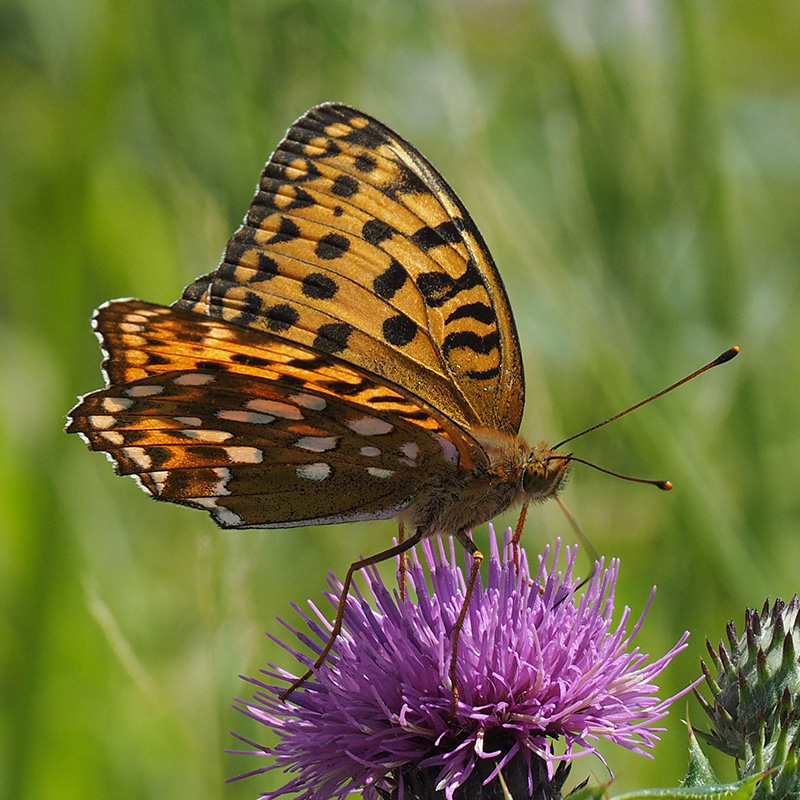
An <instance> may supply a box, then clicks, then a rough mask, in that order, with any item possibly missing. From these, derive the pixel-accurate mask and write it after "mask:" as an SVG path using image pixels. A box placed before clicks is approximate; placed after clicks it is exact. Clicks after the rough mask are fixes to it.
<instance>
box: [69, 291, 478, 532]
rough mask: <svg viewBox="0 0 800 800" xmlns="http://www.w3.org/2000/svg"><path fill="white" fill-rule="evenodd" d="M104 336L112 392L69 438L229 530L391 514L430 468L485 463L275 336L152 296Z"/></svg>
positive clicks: (397, 396)
mask: <svg viewBox="0 0 800 800" xmlns="http://www.w3.org/2000/svg"><path fill="white" fill-rule="evenodd" d="M95 327H96V330H97V332H98V335H99V336H100V337H101V339H102V342H103V345H104V349H105V350H106V361H105V362H104V367H105V370H106V372H107V374H108V376H109V379H110V381H111V383H112V385H111V386H110V387H109V388H108V389H105V390H101V391H98V392H94V393H92V394H90V395H87V396H86V397H85V398H83V400H82V401H81V403H80V404H79V405H78V406H77V407H76V408H75V409H73V411H72V412H71V415H70V423H69V426H68V428H67V430H68V431H70V432H77V433H80V434H82V435H83V436H84V438H85V439H86V441H87V442H88V444H89V446H90V447H91V448H92V449H94V450H101V451H104V452H106V453H107V454H108V455H109V456H110V457H111V458H112V459H113V461H114V462H115V464H116V467H117V471H118V472H119V473H120V474H123V475H135V476H137V477H138V480H139V482H140V484H141V485H142V487H143V488H144V489H145V490H147V491H148V492H149V493H150V494H152V495H153V496H154V497H156V498H157V499H161V500H170V501H172V502H179V503H185V504H188V505H194V506H197V507H200V508H204V509H207V510H209V511H210V512H211V513H212V515H213V516H214V518H215V520H216V521H217V522H218V523H219V524H220V525H222V526H224V527H256V526H265V527H284V526H291V525H301V524H312V523H316V524H319V523H323V522H345V521H353V520H359V519H375V518H387V517H391V516H394V515H396V514H397V513H398V511H399V510H400V509H402V507H403V506H404V505H406V504H407V503H408V502H409V500H410V499H412V498H413V496H414V495H415V494H416V492H417V491H418V490H419V486H420V484H421V482H422V481H423V480H424V479H425V477H426V476H427V475H429V474H430V472H433V473H435V474H445V473H447V472H448V471H453V470H457V469H462V468H463V467H464V463H463V462H464V460H466V462H467V463H474V461H473V456H474V455H475V454H476V453H477V454H479V451H478V450H477V448H476V446H475V445H474V444H473V443H472V442H470V441H469V439H468V437H465V436H464V435H463V434H461V433H460V432H459V430H458V429H457V428H455V427H454V426H452V424H450V423H448V421H447V420H440V419H438V418H437V417H438V416H439V415H437V414H436V413H435V412H433V411H432V410H431V409H428V408H426V407H425V406H424V404H421V403H419V402H416V401H415V400H414V398H412V397H410V396H409V395H408V394H407V393H404V392H403V391H400V390H397V389H395V388H393V387H391V386H388V385H386V383H385V382H379V381H376V380H375V379H374V378H372V377H370V376H368V375H365V374H363V373H361V372H360V371H359V370H357V369H355V368H353V367H350V366H348V365H346V364H341V363H337V362H336V360H335V359H334V358H333V357H331V356H329V355H326V356H320V355H319V354H317V353H314V352H312V351H309V350H307V349H305V348H303V347H300V346H297V345H293V344H290V343H286V342H282V341H281V340H279V339H277V338H276V337H274V336H271V335H268V334H264V333H260V332H257V331H250V330H247V329H242V328H238V327H235V326H231V325H228V324H227V323H224V322H220V321H217V320H214V319H211V318H208V317H205V318H204V317H199V316H197V315H194V314H187V313H181V312H177V311H175V310H173V309H168V308H164V307H161V306H155V305H151V304H148V303H143V302H141V301H138V300H127V301H117V302H113V303H109V304H107V305H105V306H103V307H102V308H101V309H99V311H98V314H97V316H96V320H95ZM115 384H120V385H115ZM461 453H464V458H462V455H461Z"/></svg>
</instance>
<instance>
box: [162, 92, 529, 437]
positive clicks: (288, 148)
mask: <svg viewBox="0 0 800 800" xmlns="http://www.w3.org/2000/svg"><path fill="white" fill-rule="evenodd" d="M174 307H175V308H177V309H180V310H184V311H193V312H196V313H198V314H203V315H206V316H210V317H213V318H216V319H219V320H224V321H226V322H229V323H231V324H233V325H236V326H239V327H243V328H248V329H253V330H257V331H264V332H268V333H271V334H274V335H276V336H278V337H280V338H281V339H284V340H286V341H291V342H295V343H297V344H300V345H304V346H305V347H308V348H310V349H311V350H313V351H315V352H317V353H319V354H330V355H335V356H336V357H337V358H339V359H341V360H343V361H346V362H349V363H351V364H353V365H355V366H357V367H359V368H360V369H361V370H363V371H365V372H366V373H368V374H370V375H374V376H376V377H378V378H380V379H383V380H386V381H389V382H390V383H392V384H394V385H397V386H402V387H404V388H405V389H406V390H408V391H409V392H410V393H412V394H413V395H415V396H417V397H419V398H420V399H421V400H422V401H423V402H424V403H426V404H428V405H430V406H431V407H432V408H434V409H435V410H436V411H438V412H439V413H440V414H441V415H443V416H444V417H446V418H448V419H449V420H451V421H452V422H453V423H454V424H455V425H457V426H459V427H461V428H465V429H467V430H468V429H469V428H471V427H478V428H488V429H491V430H495V431H499V432H501V433H505V434H511V435H516V434H517V432H518V431H519V426H520V421H521V418H522V410H523V402H524V379H523V372H522V360H521V356H520V352H519V344H518V341H517V335H516V331H515V327H514V320H513V317H512V314H511V309H510V306H509V302H508V298H507V296H506V293H505V289H504V288H503V284H502V281H501V279H500V276H499V274H498V272H497V269H496V267H495V265H494V262H493V260H492V257H491V255H490V254H489V252H488V250H487V248H486V245H485V244H484V242H483V239H482V237H481V235H480V233H479V232H478V230H477V228H476V227H475V224H474V223H473V221H472V219H471V217H470V216H469V213H468V212H467V210H466V208H465V207H464V205H463V204H462V203H461V201H460V200H459V198H458V197H457V196H456V194H455V192H453V190H452V189H451V188H450V186H449V185H448V184H447V182H446V181H445V180H444V178H442V176H441V175H440V174H439V173H438V172H437V171H436V170H435V169H434V168H433V166H431V164H430V163H429V162H428V161H427V160H426V159H425V158H424V157H423V156H422V155H421V154H420V153H419V152H418V151H417V150H416V149H415V148H414V147H412V146H411V145H410V144H409V143H408V142H406V141H405V140H403V139H402V138H401V137H400V136H398V135H397V134H396V133H394V132H393V131H392V130H390V129H389V128H387V127H386V126H385V125H383V124H382V123H381V122H379V121H378V120H376V119H373V118H372V117H369V116H367V115H366V114H363V113H362V112H360V111H357V110H355V109H353V108H349V107H347V106H343V105H335V104H325V105H321V106H317V107H316V108H313V109H311V110H310V111H309V112H308V113H307V114H305V115H304V116H302V117H301V118H300V119H299V120H297V122H296V123H295V124H294V125H293V126H292V127H291V128H290V129H289V131H288V133H287V135H286V137H285V138H284V140H283V141H282V142H281V143H280V145H279V146H278V148H277V150H276V151H275V152H274V153H273V154H272V157H271V158H270V160H269V162H268V163H267V165H266V167H265V169H264V172H263V174H262V176H261V180H260V183H259V186H258V190H257V192H256V195H255V198H254V200H253V202H252V204H251V206H250V209H249V211H248V213H247V216H246V218H245V221H244V224H243V225H242V227H241V228H240V229H239V230H238V231H237V232H236V233H235V234H234V236H233V238H232V239H231V240H230V242H229V243H228V246H227V248H226V251H225V255H224V258H223V261H222V263H221V264H220V266H219V267H218V268H217V269H216V270H215V271H214V272H213V273H211V274H209V275H206V276H204V277H201V278H199V279H198V280H197V281H195V282H194V283H193V284H191V285H190V286H188V287H187V288H186V290H185V291H184V294H183V297H182V299H181V300H179V301H178V302H177V303H175V306H174Z"/></svg>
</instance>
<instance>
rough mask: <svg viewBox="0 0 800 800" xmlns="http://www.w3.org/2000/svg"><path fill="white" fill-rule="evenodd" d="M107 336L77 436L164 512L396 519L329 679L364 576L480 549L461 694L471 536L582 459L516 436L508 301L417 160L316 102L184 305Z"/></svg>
mask: <svg viewBox="0 0 800 800" xmlns="http://www.w3.org/2000/svg"><path fill="white" fill-rule="evenodd" d="M94 327H95V331H96V333H97V335H98V337H99V339H100V341H101V344H102V347H103V350H104V354H105V359H104V361H103V370H104V373H105V376H106V382H107V386H106V388H105V389H101V390H100V391H96V392H92V393H91V394H88V395H86V396H85V397H83V398H82V399H81V401H80V402H79V403H78V405H77V406H76V407H75V408H74V409H72V411H71V412H70V416H69V423H68V425H67V431H68V432H70V433H78V434H80V435H81V436H82V437H83V438H84V439H85V440H86V442H87V443H88V445H89V447H90V448H91V449H92V450H101V451H103V452H105V453H106V454H107V455H108V456H109V457H110V458H111V460H112V461H113V462H114V464H115V467H116V471H117V473H118V474H120V475H132V476H134V477H135V478H136V479H137V480H138V482H139V485H140V486H141V487H142V488H143V489H144V490H145V491H146V492H148V493H149V494H151V495H152V496H153V497H154V498H156V499H157V500H168V501H170V502H173V503H181V504H184V505H188V506H194V507H196V508H201V509H204V510H206V511H209V512H210V513H211V515H212V517H213V518H214V520H215V521H216V522H217V524H219V525H220V526H221V527H223V528H261V527H263V528H283V527H292V526H299V525H322V524H327V523H334V522H353V521H357V520H368V519H385V518H389V517H394V516H399V517H400V520H401V523H402V524H404V525H408V526H410V527H412V528H413V529H414V531H415V533H414V534H413V535H412V536H411V537H409V538H408V539H407V540H405V541H404V542H402V543H401V544H400V545H398V546H397V547H393V548H390V549H388V550H385V551H383V552H382V553H378V554H376V555H375V556H372V557H371V558H368V559H363V560H361V561H357V562H355V563H354V564H353V565H352V566H351V567H350V570H349V571H348V573H347V577H346V579H345V582H344V591H343V595H342V602H341V603H340V606H339V614H338V615H337V619H336V623H335V625H334V627H333V632H332V634H331V639H330V641H329V642H328V646H327V647H326V648H325V650H324V652H323V653H322V655H321V656H320V657H319V659H318V661H317V665H319V664H321V663H322V661H323V659H324V658H325V655H326V654H327V652H328V650H329V649H330V647H331V645H332V644H333V641H334V639H335V637H336V634H337V632H338V630H339V628H340V625H341V618H342V613H343V608H344V597H345V595H346V593H347V590H348V587H349V585H350V582H351V578H352V575H353V572H354V570H357V569H359V568H360V567H362V566H365V565H366V564H370V563H375V562H377V561H380V560H383V559H385V558H388V557H390V556H392V555H395V554H399V553H401V552H404V551H405V550H407V549H408V548H409V547H411V546H413V545H414V544H415V543H416V542H418V541H420V539H422V538H423V537H424V536H431V535H439V534H449V535H453V536H455V537H456V538H457V539H458V540H459V541H460V542H461V543H462V544H463V545H464V547H465V548H467V550H468V551H469V552H471V553H472V554H473V556H474V561H473V566H472V572H471V574H470V578H469V582H468V588H467V593H466V598H465V601H464V606H463V607H462V609H461V615H460V617H459V619H458V621H457V623H456V626H455V632H454V637H453V650H452V659H451V667H450V669H451V673H450V678H451V685H452V687H453V693H454V698H455V696H456V688H455V664H456V658H455V657H456V653H457V647H458V636H459V632H460V629H461V625H462V623H463V620H464V615H465V613H466V608H467V604H468V603H469V596H470V593H471V590H472V587H473V585H474V583H475V579H476V576H477V571H478V568H479V566H480V561H481V559H482V557H483V556H482V555H481V553H480V552H479V551H478V550H477V548H476V547H475V545H474V544H473V542H472V539H471V538H470V531H471V530H472V528H474V527H475V526H476V525H479V524H481V523H483V522H485V521H486V520H488V519H490V518H492V517H493V516H495V515H497V514H499V513H500V512H502V511H505V510H506V509H508V508H510V507H512V506H515V505H520V504H522V505H523V508H525V507H526V506H527V504H528V503H529V502H532V501H534V502H535V501H542V500H545V499H547V498H548V497H552V496H554V495H555V494H556V493H557V492H558V490H559V488H560V487H561V486H562V484H563V482H564V478H565V477H566V474H567V470H568V469H569V466H570V462H571V461H572V460H579V459H573V458H572V456H571V455H570V454H567V453H559V452H556V451H555V449H553V448H550V447H548V446H547V445H546V444H545V443H543V442H542V443H540V444H537V445H534V446H531V445H529V444H528V443H527V442H526V441H525V440H524V439H522V438H521V437H520V436H519V426H520V421H521V419H522V410H523V402H524V394H525V388H524V378H523V372H522V358H521V355H520V349H519V341H518V339H517V334H516V329H515V326H514V319H513V317H512V314H511V308H510V305H509V302H508V297H507V296H506V292H505V289H504V288H503V283H502V281H501V279H500V275H499V274H498V272H497V268H496V267H495V264H494V261H493V260H492V257H491V255H490V254H489V251H488V250H487V248H486V245H485V244H484V241H483V238H482V237H481V235H480V233H479V232H478V229H477V228H476V227H475V223H474V222H473V221H472V218H471V217H470V216H469V214H468V212H467V210H466V208H465V207H464V205H463V204H462V202H461V201H460V200H459V199H458V197H457V196H456V194H455V192H454V191H453V190H452V189H451V188H450V186H448V184H447V182H446V181H445V180H444V178H442V176H441V175H440V174H439V173H438V172H437V171H436V170H435V169H434V168H433V166H431V164H430V163H429V162H428V161H427V160H426V159H425V158H424V157H423V156H422V155H421V154H420V153H419V151H417V150H416V149H415V148H414V147H412V146H411V145H410V144H409V143H408V142H406V141H405V140H404V139H402V138H401V137H400V136H398V135H397V134H396V133H394V131H392V130H391V129H389V128H387V127H386V126H385V125H384V124H383V123H381V122H379V121H378V120H376V119H374V118H372V117H370V116H368V115H367V114H364V113H362V112H360V111H357V110H355V109H353V108H349V107H348V106H344V105H338V104H332V103H326V104H324V105H320V106H316V107H315V108H312V109H311V110H310V111H308V112H307V113H306V114H304V115H303V116H302V117H300V119H298V120H297V122H295V123H294V125H293V126H292V127H291V128H290V129H289V131H288V132H287V134H286V137H285V138H284V139H283V141H282V142H281V143H280V144H279V145H278V148H277V149H276V150H275V152H274V153H273V154H272V156H271V158H270V160H269V161H268V162H267V165H266V167H265V168H264V172H263V174H262V176H261V180H260V182H259V185H258V189H257V191H256V195H255V198H254V199H253V202H252V204H251V205H250V209H249V211H248V213H247V216H246V218H245V220H244V224H243V225H242V226H241V227H240V228H239V230H238V231H236V233H235V234H234V235H233V237H232V238H231V240H230V241H229V242H228V245H227V248H226V250H225V254H224V257H223V259H222V263H221V264H220V265H219V267H218V268H217V269H216V270H215V271H214V272H212V273H210V274H208V275H205V276H203V277H201V278H198V279H197V280H196V281H195V282H194V283H192V284H191V285H190V286H188V287H187V288H186V289H185V290H184V292H183V297H182V298H181V299H180V300H178V301H177V302H176V303H174V304H173V305H172V306H170V307H164V306H158V305H153V304H152V303H146V302H143V301H141V300H115V301H112V302H109V303H106V304H105V305H103V306H101V307H100V308H99V309H98V310H97V312H96V314H95V317H94ZM718 361H719V360H718ZM719 363H722V362H721V361H719ZM709 366H711V365H709ZM706 368H708V367H706ZM706 368H704V369H706ZM701 371H703V370H701ZM676 385H677V384H676ZM595 427H598V426H595ZM573 438H574V437H573ZM562 444H563V443H562ZM655 483H657V484H659V485H662V488H667V486H666V483H667V482H655ZM521 519H522V518H521ZM520 524H521V523H520ZM304 679H305V678H303V679H302V680H304ZM298 683H299V682H298ZM290 691H291V689H290ZM454 702H455V699H454Z"/></svg>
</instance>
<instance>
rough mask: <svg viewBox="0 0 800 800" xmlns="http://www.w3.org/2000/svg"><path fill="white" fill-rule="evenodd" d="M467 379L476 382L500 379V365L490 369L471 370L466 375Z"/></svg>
mask: <svg viewBox="0 0 800 800" xmlns="http://www.w3.org/2000/svg"><path fill="white" fill-rule="evenodd" d="M466 375H467V377H468V378H474V379H475V380H476V381H490V380H493V379H494V378H499V377H500V365H499V364H498V365H497V366H496V367H492V368H491V369H482V370H478V369H471V370H469V371H468V372H467V373H466Z"/></svg>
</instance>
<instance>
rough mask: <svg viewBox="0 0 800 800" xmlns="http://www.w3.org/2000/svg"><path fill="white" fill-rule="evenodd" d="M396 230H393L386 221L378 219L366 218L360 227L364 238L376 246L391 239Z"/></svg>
mask: <svg viewBox="0 0 800 800" xmlns="http://www.w3.org/2000/svg"><path fill="white" fill-rule="evenodd" d="M396 232H397V231H395V229H394V228H393V227H392V226H391V225H389V223H388V222H384V221H383V220H380V219H368V220H367V221H366V222H365V223H364V227H363V228H362V229H361V235H362V236H363V237H364V240H365V241H366V242H369V244H372V245H375V246H376V247H377V246H378V245H379V244H380V243H381V242H384V241H386V240H387V239H391V238H392V236H394V234H395V233H396Z"/></svg>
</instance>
